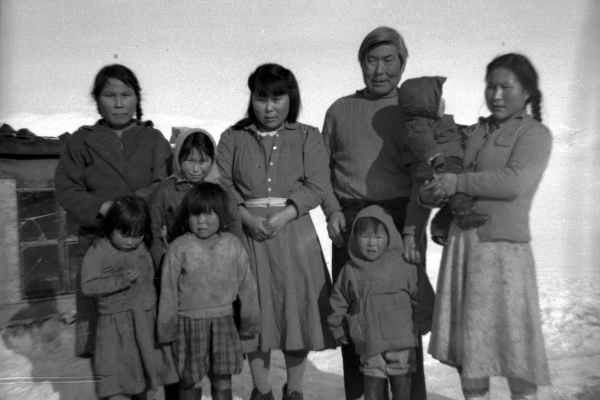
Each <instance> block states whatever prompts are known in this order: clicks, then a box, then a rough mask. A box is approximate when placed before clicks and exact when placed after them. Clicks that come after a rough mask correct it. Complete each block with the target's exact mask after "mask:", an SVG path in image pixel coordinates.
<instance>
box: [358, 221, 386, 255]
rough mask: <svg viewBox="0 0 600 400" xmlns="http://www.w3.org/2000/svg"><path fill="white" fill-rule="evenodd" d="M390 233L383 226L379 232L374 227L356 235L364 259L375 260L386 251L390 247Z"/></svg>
mask: <svg viewBox="0 0 600 400" xmlns="http://www.w3.org/2000/svg"><path fill="white" fill-rule="evenodd" d="M388 240H389V239H388V234H387V232H386V230H385V228H384V227H383V226H380V227H379V229H378V230H377V232H375V231H373V230H372V229H370V230H368V231H366V232H363V233H360V234H359V235H357V237H356V242H357V244H358V251H359V253H360V256H361V258H362V259H364V260H367V261H375V260H377V259H378V258H379V257H381V256H382V255H383V253H385V251H386V250H387V247H388Z"/></svg>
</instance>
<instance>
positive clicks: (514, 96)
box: [485, 68, 529, 123]
mask: <svg viewBox="0 0 600 400" xmlns="http://www.w3.org/2000/svg"><path fill="white" fill-rule="evenodd" d="M527 99H529V93H528V92H527V91H526V90H524V89H523V86H522V85H521V83H520V82H519V80H518V79H517V77H516V75H515V74H514V73H513V72H512V71H511V70H509V69H506V68H497V69H495V70H493V71H492V72H491V73H490V74H489V76H488V77H487V85H486V88H485V102H486V104H487V107H488V109H489V110H490V112H491V113H492V115H493V117H494V120H495V121H496V122H498V123H502V122H504V121H507V120H509V119H511V118H512V117H514V116H515V115H517V114H520V113H521V112H523V111H524V110H525V105H526V101H527Z"/></svg>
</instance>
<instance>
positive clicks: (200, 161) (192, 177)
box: [180, 149, 213, 183]
mask: <svg viewBox="0 0 600 400" xmlns="http://www.w3.org/2000/svg"><path fill="white" fill-rule="evenodd" d="M212 165H213V160H212V159H211V158H210V157H209V156H207V155H206V154H204V153H202V152H199V151H198V150H197V149H192V152H191V153H190V155H189V156H187V158H186V159H184V160H181V165H180V168H181V174H182V175H183V177H184V178H185V179H187V180H188V181H190V183H199V182H202V181H204V178H206V176H207V175H208V173H209V172H210V168H211V167H212Z"/></svg>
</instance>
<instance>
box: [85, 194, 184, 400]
mask: <svg viewBox="0 0 600 400" xmlns="http://www.w3.org/2000/svg"><path fill="white" fill-rule="evenodd" d="M151 241H152V233H151V231H150V216H149V214H148V209H147V207H146V203H145V202H144V201H143V200H142V199H140V198H138V197H135V196H121V197H117V198H116V199H115V200H114V201H113V203H112V205H111V207H110V208H109V209H108V211H107V213H106V217H105V218H104V219H103V220H102V222H101V223H100V227H99V230H98V235H97V237H96V240H95V241H94V243H93V244H92V246H91V247H90V249H89V250H88V251H87V253H86V255H85V257H84V259H83V266H82V272H81V288H82V290H83V293H84V294H85V295H86V296H92V297H94V298H96V299H97V300H98V310H99V313H100V318H99V320H98V328H97V331H96V332H95V337H96V342H95V348H94V358H93V366H94V374H96V375H98V376H100V377H101V378H102V379H101V380H99V381H98V382H97V383H96V391H97V393H98V396H99V397H102V398H104V397H109V398H111V399H113V398H114V399H123V398H130V397H131V396H133V395H138V397H139V396H142V397H141V398H146V396H147V395H148V393H147V392H148V391H154V390H156V389H157V388H158V386H159V385H164V384H172V383H175V382H177V381H178V380H179V378H178V376H177V371H176V370H175V365H174V363H173V358H172V355H171V348H170V347H169V346H160V345H158V344H157V342H156V340H155V337H156V336H155V323H156V300H157V299H156V289H155V286H154V268H153V265H152V258H151V257H150V253H149V252H148V245H149V244H150V243H151Z"/></svg>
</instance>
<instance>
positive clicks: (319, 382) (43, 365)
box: [0, 132, 600, 400]
mask: <svg viewBox="0 0 600 400" xmlns="http://www.w3.org/2000/svg"><path fill="white" fill-rule="evenodd" d="M594 139H595V138H594V136H593V135H592V134H591V133H589V132H588V134H586V133H585V132H584V133H577V134H572V135H567V134H564V135H561V136H559V137H558V138H557V139H556V140H555V146H554V149H553V154H552V158H551V161H550V165H549V167H548V170H547V171H546V173H545V176H544V180H543V182H542V184H541V187H540V190H539V192H538V194H537V197H536V200H535V202H534V207H533V210H532V213H531V219H532V221H531V225H532V231H533V238H534V239H533V248H534V252H535V257H536V263H537V271H538V283H539V292H540V304H541V309H542V318H543V330H544V334H545V339H546V349H547V354H548V358H549V361H550V369H551V374H552V380H553V386H551V387H547V388H541V389H540V399H552V400H562V399H565V400H566V399H600V372H598V371H600V269H599V268H598V266H597V263H598V261H597V260H598V256H600V246H598V245H597V244H596V243H597V241H598V239H600V225H598V221H600V208H599V207H597V206H596V203H597V201H595V200H596V199H598V198H600V181H599V180H597V179H595V177H596V174H595V172H596V171H598V170H600V168H598V167H599V165H598V164H599V163H600V148H599V147H598V146H597V145H596V141H595V140H594ZM313 218H314V221H315V225H316V226H317V228H318V230H319V234H320V237H321V243H322V245H323V249H324V253H325V254H326V255H327V254H330V248H331V247H330V246H331V244H330V242H329V240H328V239H327V237H326V232H325V229H324V228H325V221H324V218H323V216H322V213H321V211H320V210H316V211H315V212H313ZM440 257H441V248H440V247H439V246H437V245H435V244H430V246H429V252H428V272H429V274H430V277H431V280H432V283H433V284H434V286H435V281H436V279H437V272H438V266H439V260H440ZM3 333H4V334H3V335H2V339H0V400H1V399H9V398H10V399H73V398H89V396H92V397H93V383H91V382H82V380H83V381H85V379H82V378H85V377H86V376H87V377H89V374H91V370H90V368H89V365H88V364H87V361H86V360H83V359H78V358H75V357H72V355H71V354H72V347H71V346H72V331H70V330H65V331H61V332H60V333H59V334H58V335H57V338H58V340H59V342H58V344H59V346H62V347H64V348H58V349H56V348H54V349H52V348H50V349H49V348H44V347H42V348H38V349H36V348H35V346H34V343H32V342H30V338H29V337H28V336H27V335H23V336H20V337H17V336H10V337H9V336H7V335H6V332H3ZM427 342H428V336H427V337H425V345H427ZM53 365H55V367H53ZM425 365H426V367H425V368H426V375H427V384H428V392H429V394H430V396H429V397H430V399H432V400H444V399H445V400H447V399H461V398H462V397H461V392H460V385H459V381H458V377H457V375H456V372H455V371H454V370H452V369H451V368H449V367H446V366H444V365H442V364H440V363H439V362H437V361H436V360H433V359H432V358H431V357H429V356H426V360H425ZM66 376H71V377H73V376H75V377H79V378H78V379H79V381H78V382H77V383H64V377H66ZM49 377H55V378H49ZM56 377H62V378H56ZM57 379H58V381H59V382H57ZM61 380H62V383H61V382H60V381H61ZM272 380H273V388H274V392H275V394H276V398H277V397H278V396H279V395H280V393H281V386H282V385H283V383H284V382H285V369H284V366H283V360H282V357H281V355H280V354H279V353H277V352H274V357H273V364H272ZM74 385H77V386H74ZM250 387H251V380H250V376H249V372H248V369H247V368H245V370H244V372H243V373H242V375H240V376H239V377H234V394H235V396H237V398H242V397H241V396H243V395H245V396H246V397H247V396H248V393H249V391H250ZM74 388H78V389H74ZM207 394H208V390H206V391H205V395H206V397H205V398H207V399H208V398H209V397H208V396H207ZM342 396H343V388H342V372H341V357H340V354H339V352H338V351H333V350H332V351H325V352H317V353H312V354H311V355H310V357H309V365H308V366H307V372H306V384H305V398H306V399H307V400H309V399H341V398H342ZM508 398H509V393H508V390H507V388H506V383H505V381H504V380H502V379H494V380H493V381H492V400H499V399H508Z"/></svg>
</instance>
